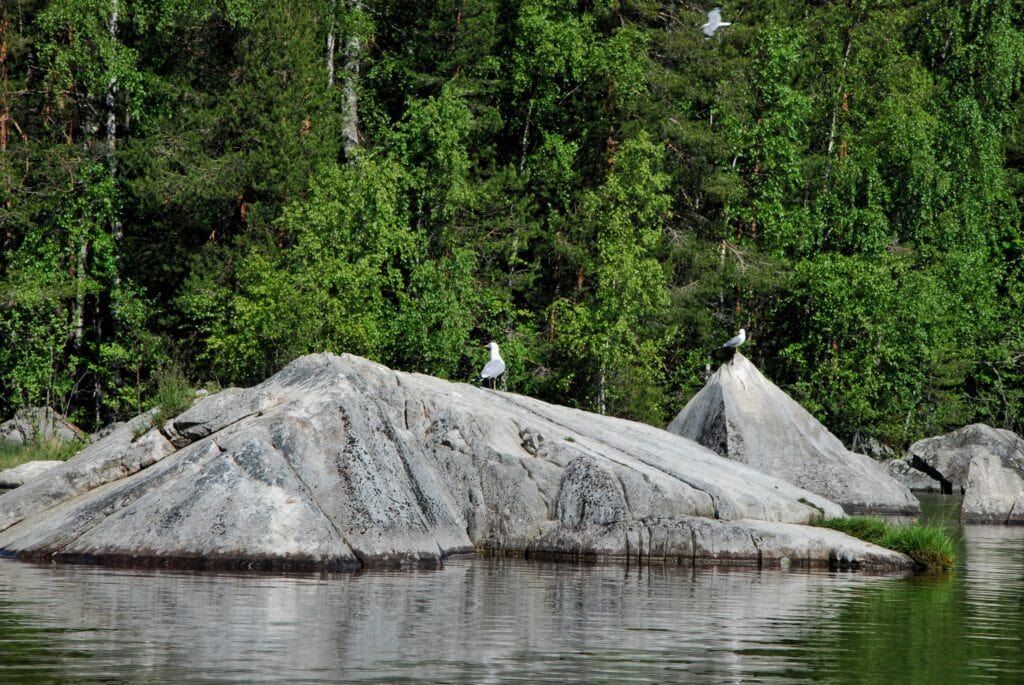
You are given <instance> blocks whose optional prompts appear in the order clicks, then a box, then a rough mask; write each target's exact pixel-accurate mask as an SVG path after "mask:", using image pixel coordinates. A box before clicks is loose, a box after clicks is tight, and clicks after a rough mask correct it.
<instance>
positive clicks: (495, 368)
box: [480, 342, 505, 388]
mask: <svg viewBox="0 0 1024 685" xmlns="http://www.w3.org/2000/svg"><path fill="white" fill-rule="evenodd" d="M487 348H488V349H489V350H490V351H491V359H490V361H488V362H487V363H486V364H484V368H483V370H482V371H481V372H480V380H481V381H486V380H490V381H491V387H492V388H493V387H494V383H495V382H496V381H497V379H498V378H499V377H500V376H501V374H503V373H505V360H503V359H502V358H501V353H500V352H498V343H496V342H489V343H487Z"/></svg>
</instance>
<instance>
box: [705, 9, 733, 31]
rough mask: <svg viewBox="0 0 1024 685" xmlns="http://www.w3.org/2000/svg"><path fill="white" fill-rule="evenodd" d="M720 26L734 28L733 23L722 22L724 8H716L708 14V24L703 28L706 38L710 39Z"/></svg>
mask: <svg viewBox="0 0 1024 685" xmlns="http://www.w3.org/2000/svg"><path fill="white" fill-rule="evenodd" d="M720 26H732V22H731V21H722V8H721V7H716V8H715V9H713V10H711V11H710V12H708V23H706V24H704V25H703V26H701V28H702V29H704V37H705V38H710V37H711V36H713V35H715V31H717V30H718V28H719V27H720Z"/></svg>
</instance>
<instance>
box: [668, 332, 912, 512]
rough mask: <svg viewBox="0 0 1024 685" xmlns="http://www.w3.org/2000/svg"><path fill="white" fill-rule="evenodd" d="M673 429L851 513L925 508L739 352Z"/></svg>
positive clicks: (683, 412)
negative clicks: (836, 504) (826, 499)
mask: <svg viewBox="0 0 1024 685" xmlns="http://www.w3.org/2000/svg"><path fill="white" fill-rule="evenodd" d="M668 430H669V431H670V432H672V433H675V434H677V435H681V436H683V437H687V438H690V439H692V440H696V441H697V442H699V443H700V444H702V445H705V446H706V447H709V448H710V449H712V450H714V451H715V452H717V453H718V454H720V455H722V456H723V457H728V458H729V459H732V460H735V461H738V462H742V463H744V464H748V465H749V466H752V467H754V468H756V469H758V470H759V471H762V472H764V473H768V474H771V475H773V476H775V477H777V478H781V479H782V480H785V481H787V482H789V483H792V484H794V485H797V486H799V487H801V488H805V489H807V490H810V491H811V492H814V493H817V494H818V495H821V496H823V497H826V498H828V499H830V500H832V501H834V502H837V503H839V504H840V505H841V506H842V507H843V509H844V510H845V511H846V512H847V513H848V514H892V515H915V514H917V513H919V512H920V504H919V503H918V501H917V499H916V498H915V497H914V496H913V495H912V494H911V493H910V490H908V489H907V488H906V487H905V486H903V485H902V484H900V483H898V482H897V481H896V480H894V479H893V478H892V477H891V476H889V474H888V473H886V471H885V469H884V468H883V467H882V466H880V465H879V464H878V463H877V462H876V461H874V460H873V459H871V458H869V457H867V456H865V455H863V454H857V453H855V452H851V451H850V450H848V449H847V448H846V447H845V446H844V445H843V443H842V442H841V441H840V440H839V438H837V437H836V436H834V435H832V433H830V432H829V431H828V429H827V428H825V426H823V425H822V424H821V423H820V422H819V421H818V420H817V419H815V418H814V417H813V416H811V414H810V413H809V412H808V411H807V410H805V409H804V408H803V407H801V406H800V405H799V404H798V403H797V402H796V401H795V400H793V399H792V398H791V397H789V396H788V395H787V394H786V393H784V392H783V391H782V390H781V389H780V388H779V387H778V386H776V385H775V384H774V383H772V382H771V381H769V380H768V379H767V378H765V377H764V375H762V374H761V372H760V371H758V370H757V368H756V367H755V366H754V365H753V364H752V363H750V361H749V360H748V359H747V358H746V357H744V356H743V355H742V354H739V353H738V352H737V353H736V354H735V356H734V357H733V360H732V361H731V362H729V363H726V364H723V365H722V366H721V367H720V368H719V369H718V371H716V372H715V373H714V374H713V375H712V376H711V378H709V379H708V382H707V384H706V385H705V386H704V387H703V388H702V389H701V390H700V392H698V393H697V394H696V395H694V396H693V398H692V399H691V400H690V401H689V402H688V403H687V405H686V406H685V407H684V408H683V410H682V411H680V412H679V414H678V415H677V416H676V417H675V419H673V420H672V423H670V424H669V426H668Z"/></svg>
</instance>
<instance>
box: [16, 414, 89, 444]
mask: <svg viewBox="0 0 1024 685" xmlns="http://www.w3.org/2000/svg"><path fill="white" fill-rule="evenodd" d="M84 437H85V433H84V432H83V431H82V429H80V428H79V427H78V426H76V425H74V424H73V423H71V422H70V421H68V420H67V419H66V418H64V416H62V415H61V414H60V413H58V412H56V411H54V410H53V409H50V408H49V407H26V408H24V409H19V410H18V411H17V412H16V413H15V414H14V418H12V419H10V420H9V421H4V422H3V423H0V442H11V443H14V444H16V445H23V444H25V443H27V442H31V441H33V440H35V439H42V440H54V441H57V442H72V441H74V440H81V439H82V438H84Z"/></svg>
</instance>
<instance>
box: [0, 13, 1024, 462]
mask: <svg viewBox="0 0 1024 685" xmlns="http://www.w3.org/2000/svg"><path fill="white" fill-rule="evenodd" d="M704 9H707V8H706V7H702V6H698V5H695V4H680V3H675V2H663V1H657V0H598V1H596V2H572V1H564V0H563V1H559V0H504V1H500V2H499V1H498V0H437V1H436V2H415V3H409V2H399V1H397V0H308V1H307V2H300V3H279V2H269V1H268V0H6V1H5V2H4V3H3V4H2V5H0V243H2V252H0V341H2V344H0V416H6V415H10V414H11V413H13V411H14V409H15V408H17V407H19V406H24V405H40V404H50V405H53V406H56V407H58V408H60V409H68V410H69V412H70V414H71V417H72V418H73V419H74V420H76V421H77V422H79V423H80V424H82V425H83V426H85V427H87V428H88V427H96V426H98V425H100V424H102V423H104V422H106V421H108V420H110V419H113V418H121V417H125V416H128V415H131V414H134V413H137V412H139V411H140V410H142V409H144V408H146V407H148V406H152V405H153V404H154V402H155V401H156V400H155V395H156V393H157V389H158V379H159V378H161V373H166V371H165V370H166V369H168V368H171V367H174V368H178V369H180V370H181V373H182V374H183V375H184V376H185V377H187V378H188V379H189V380H190V381H192V382H194V383H202V382H208V381H213V382H218V383H220V384H223V385H227V384H239V383H243V384H244V383H251V382H253V381H256V380H260V379H262V378H263V377H265V376H266V375H267V374H269V373H271V372H273V371H275V370H277V369H278V368H280V367H281V365H283V364H284V363H286V362H287V361H289V360H290V359H293V358H294V357H296V356H298V355H301V354H304V353H307V352H313V351H321V350H330V351H334V352H353V353H356V354H360V355H365V356H368V357H371V358H373V359H377V360H379V361H382V362H384V363H387V364H389V365H392V366H394V367H396V368H400V369H406V370H415V371H421V372H426V373H431V374H435V375H438V376H442V377H447V378H452V379H469V378H471V377H472V376H473V374H474V373H475V372H476V371H477V370H478V369H479V368H480V366H481V365H482V363H483V362H484V361H485V357H486V352H485V350H484V348H483V345H484V344H485V343H486V342H487V341H489V340H492V339H493V340H497V341H498V342H499V343H501V345H502V350H503V352H504V356H505V357H506V361H507V362H508V366H509V369H510V375H509V380H508V387H509V389H510V390H514V391H517V392H523V393H528V394H531V395H535V396H538V397H541V398H544V399H548V400H552V401H557V402H562V403H569V404H573V405H576V406H580V407H584V408H587V409H592V410H598V411H602V412H607V413H610V414H615V415H619V416H626V417H631V418H636V419H641V420H645V421H649V422H652V423H654V424H659V425H663V424H664V422H665V421H666V419H667V418H669V417H670V416H671V415H673V414H674V413H675V412H676V411H678V410H679V409H680V408H681V407H682V406H683V404H684V403H685V401H686V400H687V399H688V398H689V396H690V395H691V394H692V393H693V392H694V391H695V389H696V388H697V387H699V385H700V382H701V381H700V372H701V371H703V369H704V367H705V365H706V364H708V363H716V362H717V361H720V359H718V358H715V357H714V356H713V354H714V351H715V348H716V346H717V345H718V344H720V343H721V342H722V341H724V340H725V339H727V338H728V337H730V336H731V335H732V334H733V333H734V332H735V329H737V328H739V327H740V326H744V327H746V328H747V330H748V331H749V332H750V337H751V342H750V343H748V345H747V347H745V348H744V352H745V353H747V354H748V356H751V357H752V359H753V361H754V362H755V363H756V364H758V366H759V367H760V368H761V369H762V370H763V371H764V372H765V373H766V375H768V376H769V377H770V378H772V379H773V380H774V381H775V382H777V383H778V384H779V385H780V386H782V387H783V388H784V389H785V390H787V391H788V392H790V393H791V394H793V395H794V396H795V397H796V398H797V399H799V400H800V401H801V402H802V403H803V404H804V405H805V406H807V407H808V408H809V409H810V410H811V411H813V412H814V413H815V414H816V415H817V416H818V417H819V418H821V419H823V420H824V421H825V422H826V423H827V425H828V426H829V427H830V428H832V429H833V430H834V431H835V432H836V433H838V434H839V435H840V436H842V437H843V438H844V439H846V440H848V441H853V442H856V441H858V440H860V439H863V438H867V437H877V438H880V439H882V440H883V441H886V442H889V443H892V444H905V443H907V442H909V441H911V440H913V439H916V438H918V437H921V436H923V435H925V434H934V433H937V432H939V431H943V430H946V429H950V428H953V427H958V426H960V425H963V424H964V423H966V422H969V421H975V420H982V421H986V422H988V423H991V424H994V425H997V426H1003V427H1008V428H1011V429H1016V430H1018V431H1019V430H1021V416H1022V406H1024V366H1022V359H1024V322H1022V317H1021V316H1020V313H1021V307H1022V305H1024V268H1022V262H1021V257H1022V254H1024V236H1022V231H1021V212H1020V195H1021V193H1022V192H1024V175H1022V173H1021V171H1022V168H1024V135H1022V134H1021V131H1024V127H1022V126H1021V124H1022V119H1024V107H1022V102H1021V75H1022V68H1024V12H1022V10H1024V3H1022V2H1021V1H1020V0H972V1H971V2H959V1H957V2H954V1H953V0H912V1H911V2H909V3H908V2H893V1H891V0H842V1H839V2H815V3H811V2H777V1H774V0H773V1H768V2H736V3H733V4H731V5H726V6H725V7H724V13H725V15H726V19H728V20H732V21H733V22H734V23H733V25H732V26H730V27H727V28H723V29H722V30H720V31H719V33H718V34H717V35H716V36H715V37H713V38H712V39H710V40H705V39H704V37H703V35H702V33H701V31H700V30H699V28H698V27H699V26H700V24H701V23H703V21H704V15H703V14H702V10H704ZM164 377H166V376H164Z"/></svg>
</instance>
